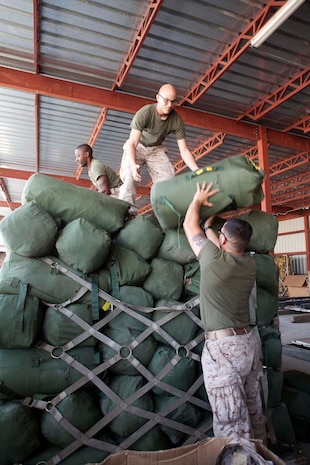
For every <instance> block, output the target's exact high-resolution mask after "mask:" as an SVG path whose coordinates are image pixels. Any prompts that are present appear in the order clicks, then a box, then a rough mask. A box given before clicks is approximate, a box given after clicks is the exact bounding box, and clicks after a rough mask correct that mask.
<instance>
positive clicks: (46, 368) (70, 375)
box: [0, 347, 96, 399]
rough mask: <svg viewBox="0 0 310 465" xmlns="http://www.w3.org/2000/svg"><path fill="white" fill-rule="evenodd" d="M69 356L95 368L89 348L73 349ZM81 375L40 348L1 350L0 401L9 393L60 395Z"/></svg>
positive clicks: (88, 366)
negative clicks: (9, 391)
mask: <svg viewBox="0 0 310 465" xmlns="http://www.w3.org/2000/svg"><path fill="white" fill-rule="evenodd" d="M68 354H69V355H70V356H71V357H73V358H74V359H75V360H77V361H78V362H80V363H81V364H82V365H84V366H85V367H87V368H88V369H90V370H92V369H94V368H95V367H96V365H95V363H94V358H95V353H94V349H93V348H91V347H83V348H80V349H73V350H70V351H68ZM56 355H57V353H56V354H55V355H54V356H56ZM82 376H83V375H82V374H81V373H80V372H79V371H77V370H76V369H75V368H73V367H72V366H71V365H69V364H68V363H67V362H66V361H64V360H62V359H61V358H53V357H52V356H51V354H49V353H48V352H46V351H45V350H42V349H37V348H30V349H1V350H0V381H1V385H0V399H7V392H8V390H11V391H13V392H14V393H16V397H17V396H20V397H27V396H33V395H35V394H42V395H55V394H59V393H60V392H61V391H63V390H64V389H66V387H68V386H70V385H71V384H73V383H74V382H75V381H77V380H78V379H80V378H81V377H82Z"/></svg>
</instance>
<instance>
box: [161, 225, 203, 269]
mask: <svg viewBox="0 0 310 465" xmlns="http://www.w3.org/2000/svg"><path fill="white" fill-rule="evenodd" d="M156 257H157V258H163V259H164V260H170V261H172V262H176V263H179V264H180V265H186V263H190V262H193V261H195V260H196V255H195V254H194V252H193V250H192V248H191V246H190V245H189V243H188V240H187V237H186V236H185V234H184V231H183V230H182V229H181V230H177V229H168V231H166V232H165V237H164V240H163V242H162V244H161V246H160V247H159V249H158V251H157V254H156Z"/></svg>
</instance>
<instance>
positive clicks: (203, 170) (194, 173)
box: [186, 166, 217, 179]
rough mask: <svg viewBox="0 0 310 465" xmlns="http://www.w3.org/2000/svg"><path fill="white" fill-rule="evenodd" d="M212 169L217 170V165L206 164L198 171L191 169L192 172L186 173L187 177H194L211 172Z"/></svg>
mask: <svg viewBox="0 0 310 465" xmlns="http://www.w3.org/2000/svg"><path fill="white" fill-rule="evenodd" d="M212 171H217V167H216V166H204V167H203V168H199V169H198V170H196V171H191V172H190V173H186V179H193V178H197V177H198V176H201V175H202V174H204V173H211V172H212Z"/></svg>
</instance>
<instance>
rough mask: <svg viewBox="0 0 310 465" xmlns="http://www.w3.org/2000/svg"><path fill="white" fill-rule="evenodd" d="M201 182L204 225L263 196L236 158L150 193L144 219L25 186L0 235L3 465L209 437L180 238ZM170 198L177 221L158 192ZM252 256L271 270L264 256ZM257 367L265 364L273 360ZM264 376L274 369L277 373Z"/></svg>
mask: <svg viewBox="0 0 310 465" xmlns="http://www.w3.org/2000/svg"><path fill="white" fill-rule="evenodd" d="M232 173H235V176H232ZM200 175H202V177H200ZM209 176H211V177H210V179H209ZM204 177H206V180H207V182H210V181H212V182H214V184H215V187H219V189H220V191H221V193H219V202H217V201H216V199H214V204H215V205H217V206H216V207H215V208H213V210H212V212H211V211H209V210H208V211H207V212H206V213H207V214H216V213H220V212H221V211H227V210H230V209H232V208H239V207H241V208H242V207H247V206H251V205H253V204H256V203H259V202H260V201H261V200H262V198H263V194H262V189H261V183H262V180H263V174H262V172H261V171H260V170H259V169H258V168H257V167H255V165H253V164H252V163H251V162H249V160H248V159H247V158H246V157H243V156H236V157H231V158H230V159H227V160H224V161H223V162H220V163H218V164H216V165H214V166H212V167H207V168H206V169H203V170H201V171H200V172H199V173H196V175H195V176H194V177H193V174H192V173H190V174H188V173H186V174H184V175H180V176H177V177H176V178H174V179H172V180H170V181H169V182H168V185H167V184H166V183H167V182H166V181H165V182H164V183H158V184H156V185H155V186H154V189H152V190H153V192H152V194H151V195H152V202H153V207H154V211H155V213H156V217H155V216H148V217H140V216H139V217H137V218H136V219H134V220H129V221H127V213H128V209H129V207H130V205H129V204H127V203H126V202H123V201H121V200H118V199H113V198H111V197H108V196H104V195H102V194H99V193H96V192H93V191H91V190H87V189H83V188H79V187H76V186H73V185H69V184H67V183H64V182H62V181H59V180H56V179H53V178H51V177H48V176H44V175H39V174H37V175H34V176H32V177H31V178H30V179H29V180H28V182H27V184H26V186H25V189H24V192H23V200H22V206H21V207H20V208H19V209H17V210H15V211H14V212H12V213H11V214H10V215H8V216H7V217H6V218H5V219H4V220H3V221H2V222H1V224H0V230H1V233H2V236H3V239H4V240H5V243H6V247H7V257H6V259H5V261H4V263H3V265H2V268H1V270H0V304H1V308H0V317H1V321H2V322H3V324H2V325H1V328H2V330H0V380H1V381H0V382H1V384H0V403H1V405H0V408H1V409H2V412H1V413H2V415H0V456H1V458H2V461H3V465H10V464H14V463H16V462H19V463H23V465H34V464H37V463H38V462H40V461H45V462H46V463H47V464H48V465H52V464H55V463H61V464H64V465H71V464H74V465H79V464H84V463H87V462H99V461H102V460H103V459H104V458H105V457H106V456H107V455H109V454H110V453H113V452H116V451H119V450H124V449H135V450H158V449H166V448H171V447H177V446H180V445H183V444H189V443H193V442H196V441H197V440H199V439H203V438H204V437H207V436H210V435H212V414H211V411H210V406H209V403H208V399H207V396H206V392H205V389H204V386H203V379H202V373H201V367H200V353H201V349H202V346H203V343H204V332H203V326H202V323H201V320H200V317H199V281H200V276H199V263H198V261H197V260H196V257H195V256H194V254H193V252H192V250H191V248H190V246H189V244H188V242H187V239H186V237H185V235H184V232H183V230H182V227H181V225H182V219H183V215H184V212H186V209H187V207H188V205H189V203H190V201H191V199H192V192H188V189H187V186H188V180H189V182H190V184H191V185H192V186H193V187H192V189H194V190H195V189H196V183H197V181H199V182H202V181H203V180H204ZM228 179H230V182H229V183H228V185H227V180H228ZM167 187H168V189H167ZM162 189H163V191H162ZM175 189H177V191H178V190H179V189H180V191H179V193H178V194H177V195H176V199H181V204H182V205H181V207H182V208H181V210H182V209H183V210H182V211H181V212H180V211H178V206H177V205H174V202H175V200H174V199H171V198H169V195H162V192H164V193H165V194H167V193H168V194H169V191H170V190H171V192H172V193H173V194H174V193H175ZM225 189H226V190H225ZM156 192H157V193H156ZM217 195H218V194H217ZM182 197H183V199H182ZM155 204H156V205H155ZM167 205H168V211H166V210H165V211H161V206H163V208H166V207H167ZM171 211H174V212H177V213H176V214H175V215H174V216H173V215H171ZM258 213H261V212H258ZM172 216H173V218H172ZM268 219H269V216H268ZM171 221H172V222H171ZM221 221H224V220H223V219H221V218H219V222H221ZM264 221H266V219H265V215H264ZM264 221H262V218H260V219H259V223H260V224H261V222H262V224H264ZM169 222H170V223H169ZM256 228H258V224H256V225H255V226H254V230H256ZM263 228H265V224H264V226H263ZM264 232H265V231H264ZM258 235H259V236H261V229H259V232H258ZM274 237H276V232H275V231H274V230H273V231H272V238H274ZM254 242H255V241H254ZM259 243H260V242H259ZM267 248H268V247H267ZM272 248H273V247H270V248H268V251H269V250H271V249H272ZM253 250H255V247H254V248H253ZM258 254H262V255H266V256H268V257H269V258H267V260H268V263H269V264H268V266H270V267H272V266H271V262H270V259H271V258H272V257H270V256H269V255H268V254H267V250H266V249H265V248H263V251H262V250H259V251H258V252H257V255H258ZM264 266H265V265H264ZM271 274H272V272H271ZM268 279H269V278H268ZM268 279H265V281H268ZM262 281H263V278H262ZM273 284H274V281H273ZM273 284H272V286H273ZM269 285H270V282H269V281H268V286H269ZM258 286H259V287H261V288H262V289H265V288H264V286H263V285H260V284H259V283H258ZM268 286H267V287H268ZM272 286H271V287H272ZM268 292H269V294H270V295H272V296H273V299H270V301H269V300H268V299H267V302H268V303H267V304H266V300H263V302H264V305H262V304H260V302H261V300H260V297H259V294H258V299H257V304H258V307H260V308H261V313H262V315H265V316H266V315H267V316H266V318H267V320H266V318H265V317H264V316H260V311H259V310H258V324H259V326H260V332H261V331H262V330H263V329H266V328H267V327H268V328H269V327H270V326H271V327H272V325H273V319H274V316H275V315H276V312H277V308H276V307H275V300H276V296H275V295H274V294H273V292H274V289H272V291H271V289H270V290H269V291H268ZM265 306H267V307H268V310H267V309H266V307H265ZM266 339H267V340H269V339H268V337H267V338H266ZM267 346H268V342H267V344H265V346H264V350H265V352H266V350H267V352H268V349H265V347H267ZM277 347H278V346H277ZM273 350H274V349H272V351H273ZM264 356H265V364H266V363H267V365H268V364H269V365H270V362H266V360H267V359H268V357H272V356H273V353H272V355H270V354H269V355H264ZM266 357H267V358H266ZM269 368H270V369H272V370H273V371H275V372H278V369H279V367H278V362H275V363H273V364H272V366H270V367H269ZM268 381H269V380H268ZM269 392H270V389H269ZM17 418H18V421H17ZM25 424H27V428H25Z"/></svg>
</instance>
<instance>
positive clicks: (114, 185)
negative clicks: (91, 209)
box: [75, 144, 122, 196]
mask: <svg viewBox="0 0 310 465" xmlns="http://www.w3.org/2000/svg"><path fill="white" fill-rule="evenodd" d="M75 161H76V162H77V163H78V164H79V166H80V167H85V166H86V167H87V168H88V176H89V179H90V180H91V182H92V183H93V188H94V189H95V190H97V191H98V192H101V193H102V194H106V195H113V196H117V194H118V188H119V187H120V186H121V185H122V181H121V178H120V177H119V176H118V174H117V173H116V172H115V171H114V170H113V169H112V168H110V167H109V166H108V165H106V164H105V163H103V161H101V160H97V159H95V158H93V150H92V148H91V146H90V145H88V144H81V145H79V146H78V147H76V149H75Z"/></svg>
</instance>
